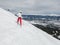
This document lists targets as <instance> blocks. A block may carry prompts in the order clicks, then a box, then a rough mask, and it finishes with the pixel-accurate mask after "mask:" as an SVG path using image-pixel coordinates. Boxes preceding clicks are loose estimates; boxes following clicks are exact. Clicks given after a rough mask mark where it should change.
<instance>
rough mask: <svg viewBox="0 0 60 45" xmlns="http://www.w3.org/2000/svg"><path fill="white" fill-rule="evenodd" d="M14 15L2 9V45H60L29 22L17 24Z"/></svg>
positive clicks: (59, 42) (0, 29) (0, 43)
mask: <svg viewBox="0 0 60 45" xmlns="http://www.w3.org/2000/svg"><path fill="white" fill-rule="evenodd" d="M17 18H18V17H16V16H14V14H12V13H10V12H8V11H5V10H4V9H2V8H0V45H60V40H57V39H55V38H54V37H52V36H51V35H49V34H47V33H45V32H44V31H42V30H41V29H38V28H36V27H35V26H33V25H32V24H30V23H29V22H27V21H24V20H23V21H22V22H23V25H22V26H20V25H19V24H17V22H16V21H17Z"/></svg>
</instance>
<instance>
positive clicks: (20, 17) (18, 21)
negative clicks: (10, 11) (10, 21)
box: [17, 12, 22, 26]
mask: <svg viewBox="0 0 60 45" xmlns="http://www.w3.org/2000/svg"><path fill="white" fill-rule="evenodd" d="M21 13H22V12H20V13H18V14H17V16H18V19H17V23H18V24H20V26H22V16H21Z"/></svg>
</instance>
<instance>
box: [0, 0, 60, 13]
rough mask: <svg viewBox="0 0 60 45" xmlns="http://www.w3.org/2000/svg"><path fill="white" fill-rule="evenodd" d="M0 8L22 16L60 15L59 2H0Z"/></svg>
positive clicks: (59, 0) (16, 0) (0, 0)
mask: <svg viewBox="0 0 60 45" xmlns="http://www.w3.org/2000/svg"><path fill="white" fill-rule="evenodd" d="M0 7H2V8H5V9H8V8H9V9H13V10H16V11H18V10H21V11H22V12H23V14H50V13H54V14H60V0H0Z"/></svg>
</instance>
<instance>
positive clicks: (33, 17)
mask: <svg viewBox="0 0 60 45" xmlns="http://www.w3.org/2000/svg"><path fill="white" fill-rule="evenodd" d="M22 17H23V19H25V20H41V19H44V20H60V16H58V15H55V16H54V15H22Z"/></svg>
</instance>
